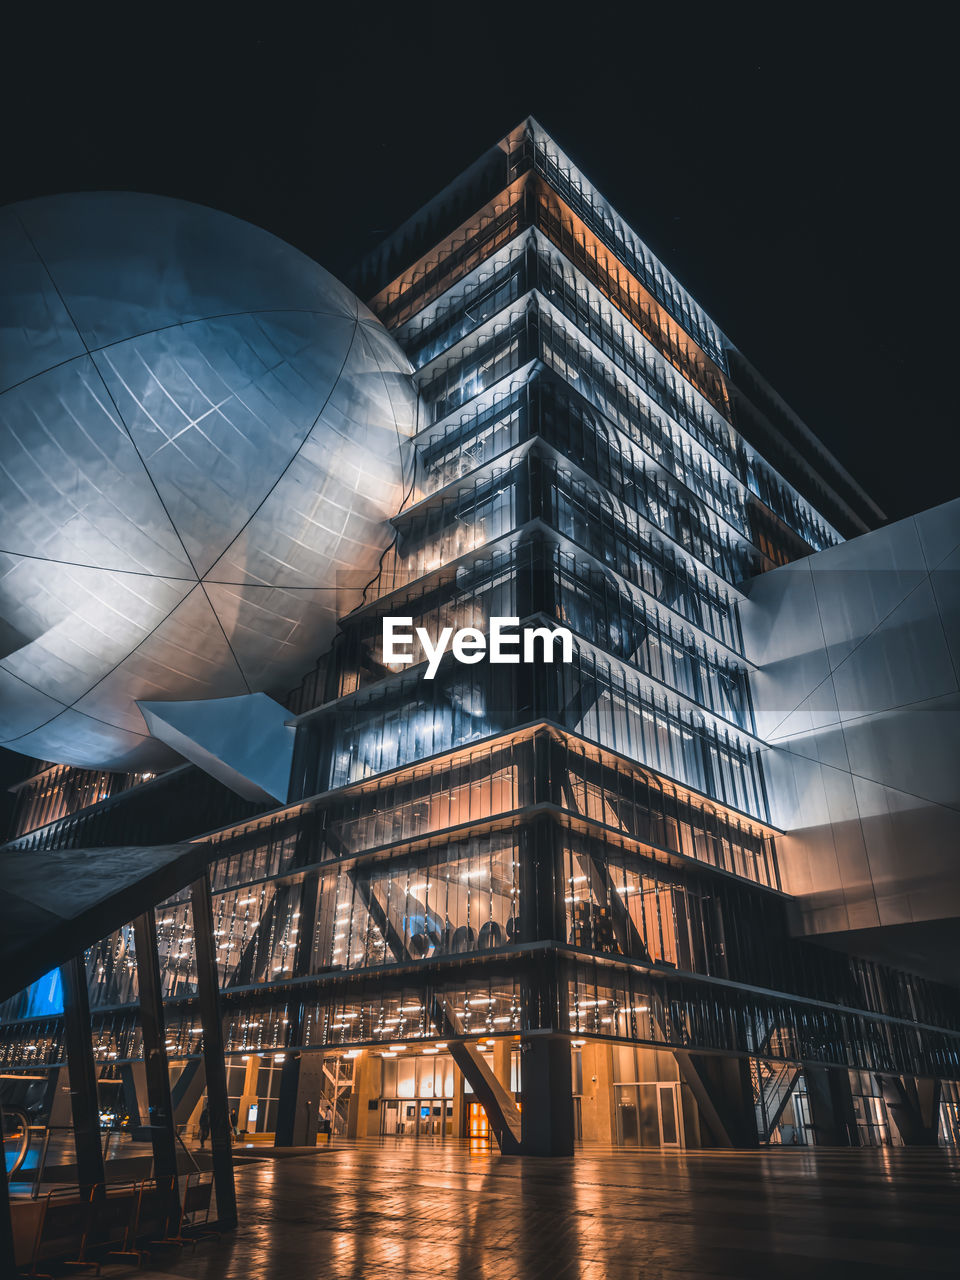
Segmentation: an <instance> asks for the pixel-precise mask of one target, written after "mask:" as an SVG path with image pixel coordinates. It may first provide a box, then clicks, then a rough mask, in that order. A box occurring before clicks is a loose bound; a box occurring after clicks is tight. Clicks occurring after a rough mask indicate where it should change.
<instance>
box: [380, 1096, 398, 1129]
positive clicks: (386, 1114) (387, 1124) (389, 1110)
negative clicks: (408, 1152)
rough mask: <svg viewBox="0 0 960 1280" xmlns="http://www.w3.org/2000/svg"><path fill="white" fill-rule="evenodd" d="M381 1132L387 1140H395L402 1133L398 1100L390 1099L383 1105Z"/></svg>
mask: <svg viewBox="0 0 960 1280" xmlns="http://www.w3.org/2000/svg"><path fill="white" fill-rule="evenodd" d="M380 1132H381V1133H382V1134H383V1136H384V1137H387V1138H395V1137H396V1136H397V1134H398V1133H399V1132H400V1103H399V1102H398V1101H397V1100H396V1098H388V1099H387V1100H386V1101H385V1102H384V1104H383V1110H382V1111H381V1113H380Z"/></svg>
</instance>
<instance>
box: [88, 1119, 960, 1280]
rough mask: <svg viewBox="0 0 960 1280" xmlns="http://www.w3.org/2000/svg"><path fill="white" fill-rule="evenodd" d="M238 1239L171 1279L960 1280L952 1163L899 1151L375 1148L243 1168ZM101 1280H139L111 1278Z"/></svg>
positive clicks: (184, 1262) (170, 1268)
mask: <svg viewBox="0 0 960 1280" xmlns="http://www.w3.org/2000/svg"><path fill="white" fill-rule="evenodd" d="M237 1190H238V1199H239V1208H240V1226H239V1228H238V1230H237V1231H236V1232H234V1233H231V1234H229V1235H227V1236H225V1237H224V1238H223V1240H222V1241H221V1242H220V1243H219V1244H217V1243H215V1242H213V1241H207V1242H204V1243H201V1244H200V1245H199V1246H198V1247H197V1249H196V1251H195V1252H192V1251H191V1250H189V1249H187V1250H185V1251H183V1252H177V1253H165V1254H163V1255H160V1254H156V1255H154V1257H153V1258H152V1260H151V1264H148V1265H149V1271H148V1273H149V1274H150V1275H152V1276H155V1277H156V1276H166V1275H169V1276H175V1277H178V1280H180V1278H182V1280H187V1278H188V1277H190V1278H194V1280H300V1278H301V1277H303V1280H313V1278H314V1277H331V1278H334V1277H356V1278H361V1277H362V1278H366V1277H376V1278H377V1280H400V1278H401V1277H410V1278H411V1280H420V1278H422V1280H429V1278H434V1280H435V1278H436V1277H451V1278H452V1277H456V1278H457V1280H473V1278H474V1277H479V1278H487V1277H489V1280H534V1278H537V1280H555V1278H557V1280H559V1278H562V1280H626V1278H627V1277H630V1278H631V1280H637V1278H638V1277H643V1280H659V1278H660V1277H664V1278H665V1280H667V1278H669V1280H692V1278H693V1277H701V1276H703V1277H721V1276H722V1277H731V1278H732V1277H736V1278H737V1280H747V1278H749V1277H754V1276H756V1277H760V1276H764V1277H768V1276H769V1277H773V1278H774V1280H793V1278H794V1277H797V1278H798V1280H799V1278H801V1277H802V1278H803V1280H826V1278H828V1277H833V1276H837V1277H844V1278H845V1280H859V1278H860V1277H864V1278H866V1277H870V1278H871V1280H876V1278H877V1277H885V1276H890V1277H893V1276H897V1277H900V1276H902V1277H917V1276H926V1275H938V1276H939V1275H957V1274H958V1272H960V1215H958V1213H957V1207H958V1191H960V1158H958V1157H957V1156H956V1155H954V1154H952V1153H947V1152H944V1151H934V1150H931V1151H916V1150H915V1151H906V1150H903V1149H892V1150H891V1149H867V1150H859V1151H839V1150H825V1149H821V1150H819V1151H818V1150H810V1149H807V1150H796V1149H789V1150H779V1149H776V1148H774V1149H771V1150H768V1151H762V1152H732V1153H724V1152H703V1151H696V1152H687V1153H683V1154H669V1155H668V1154H661V1153H660V1152H643V1151H639V1152H637V1151H635V1152H630V1153H626V1152H623V1151H615V1150H612V1149H611V1150H606V1151H591V1152H588V1153H581V1154H579V1155H577V1157H576V1158H575V1159H573V1160H544V1159H533V1158H504V1157H501V1156H499V1155H498V1154H496V1153H495V1152H491V1151H490V1150H489V1149H484V1148H477V1149H471V1147H470V1146H469V1144H467V1143H465V1142H464V1143H457V1142H446V1143H443V1144H440V1143H438V1144H437V1145H435V1146H434V1145H430V1144H429V1143H427V1142H423V1141H420V1142H414V1141H407V1142H403V1141H399V1142H397V1141H392V1140H384V1141H383V1142H380V1141H373V1140H371V1141H369V1142H367V1143H360V1144H350V1145H343V1146H337V1147H335V1148H334V1149H333V1150H331V1151H320V1152H318V1153H316V1154H310V1155H304V1156H299V1157H293V1158H288V1159H283V1160H273V1159H264V1160H263V1161H261V1162H258V1163H255V1164H249V1165H245V1166H243V1167H241V1168H239V1169H238V1171H237ZM104 1274H105V1275H109V1276H116V1277H120V1276H126V1275H130V1276H132V1275H134V1274H135V1273H134V1272H133V1271H129V1272H128V1271H125V1270H122V1269H120V1268H114V1267H109V1268H105V1272H104Z"/></svg>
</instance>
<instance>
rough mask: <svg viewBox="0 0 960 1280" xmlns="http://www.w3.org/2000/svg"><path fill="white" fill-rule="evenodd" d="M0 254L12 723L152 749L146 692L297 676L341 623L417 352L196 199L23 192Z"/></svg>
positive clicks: (1, 706)
mask: <svg viewBox="0 0 960 1280" xmlns="http://www.w3.org/2000/svg"><path fill="white" fill-rule="evenodd" d="M0 255H2V256H0V273H2V279H3V284H2V286H0V356H2V357H3V359H4V370H3V377H2V380H0V386H3V387H6V388H8V389H7V390H6V391H5V392H3V393H2V394H0V483H2V492H0V615H2V618H3V621H4V627H3V636H2V639H3V654H2V656H0V693H2V702H0V743H2V744H3V745H5V746H8V747H11V748H12V749H14V750H18V751H23V752H24V753H27V754H30V755H34V756H39V757H41V758H43V759H46V760H52V761H58V762H62V763H68V764H76V765H82V766H88V767H109V768H124V769H126V768H134V767H148V766H149V765H150V764H151V763H159V762H160V761H161V760H162V759H164V758H168V754H169V753H168V752H167V751H166V749H165V748H162V747H161V746H160V745H159V744H157V743H154V742H151V741H150V740H149V739H148V736H147V735H146V734H145V731H144V730H145V726H144V723H143V719H142V716H141V715H140V713H139V711H138V710H137V708H136V705H135V702H136V700H137V699H145V700H173V699H176V700H184V699H190V700H196V699H200V698H210V697H212V698H223V697H232V696H236V695H241V694H247V693H250V692H253V691H259V690H269V691H270V692H274V693H281V692H285V691H286V690H287V689H289V688H290V687H292V686H293V685H294V684H295V683H296V681H297V680H298V679H299V678H300V677H301V676H302V675H303V674H304V672H305V671H306V670H308V669H309V668H310V667H311V666H312V665H313V663H314V661H315V660H316V658H317V657H318V655H319V654H320V653H321V652H322V651H323V650H324V649H325V648H326V646H327V645H328V644H329V642H330V640H331V639H332V636H333V633H334V628H335V625H336V616H337V612H338V606H339V608H340V609H342V607H343V605H344V603H345V602H344V597H343V591H342V589H341V591H340V594H339V596H338V591H337V586H338V577H337V575H338V574H340V583H341V588H342V582H343V576H344V575H343V571H344V570H349V571H350V575H348V576H349V577H350V580H351V581H352V580H356V581H357V582H358V583H361V584H362V582H363V581H365V580H366V579H367V577H368V576H369V577H372V576H373V573H374V571H375V569H376V565H377V562H378V559H379V557H380V555H381V553H382V551H383V549H384V548H385V547H386V546H387V544H388V542H389V541H390V538H391V536H392V529H391V527H390V525H389V517H390V516H391V515H392V514H393V513H394V512H395V511H396V509H397V508H398V507H399V505H400V502H401V500H402V494H403V485H404V462H405V452H406V442H407V440H408V439H409V437H410V435H411V434H412V432H413V430H414V426H415V407H416V401H415V394H414V391H413V389H412V384H411V382H410V380H409V376H408V375H409V365H408V363H407V361H406V358H405V357H404V355H403V353H402V352H401V351H400V349H399V348H398V347H397V346H396V345H395V343H394V342H393V340H392V339H391V338H390V337H389V335H388V334H387V333H386V332H385V330H383V329H382V327H381V326H380V325H379V323H378V321H377V320H376V319H375V318H374V317H373V316H372V315H371V314H370V312H369V311H367V309H366V308H365V307H363V306H362V305H361V304H360V303H359V302H358V301H357V299H356V298H354V297H353V295H352V294H351V293H350V291H349V290H347V289H346V288H345V287H344V286H343V285H341V284H340V283H339V282H337V281H336V280H334V279H333V277H331V276H330V275H329V274H328V273H327V272H325V271H324V270H323V269H322V268H321V267H319V266H317V264H316V263H314V262H311V261H310V260H309V259H308V258H305V257H304V256H303V255H302V254H300V253H299V252H297V251H296V250H295V249H293V248H291V247H290V246H289V245H286V244H284V243H283V242H282V241H279V240H277V239H276V238H275V237H273V236H271V235H269V234H268V233H267V232H264V231H262V230H260V229H258V228H256V227H251V226H249V225H248V224H246V223H243V222H241V221H239V220H237V219H235V218H231V217H229V216H227V215H224V214H219V213H216V212H214V211H212V210H209V209H203V208H201V207H199V206H194V205H188V204H185V203H183V202H181V201H176V200H167V199H163V198H160V197H152V196H142V195H124V194H108V193H91V194H85V195H78V196H64V197H52V198H50V199H43V200H37V201H29V202H26V203H25V204H22V205H18V206H12V207H10V208H9V209H7V210H4V211H3V212H2V214H0ZM347 604H348V605H349V602H347Z"/></svg>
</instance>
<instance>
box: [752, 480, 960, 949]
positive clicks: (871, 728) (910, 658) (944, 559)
mask: <svg viewBox="0 0 960 1280" xmlns="http://www.w3.org/2000/svg"><path fill="white" fill-rule="evenodd" d="M958 544H960V501H958V502H952V503H946V504H944V505H943V506H942V507H938V508H936V509H934V510H933V511H928V512H923V513H922V514H921V515H920V516H917V517H915V518H911V519H908V520H902V521H899V522H898V523H896V524H893V525H889V526H888V527H886V528H884V529H881V530H878V531H876V532H875V533H870V534H866V535H864V536H863V537H861V538H855V539H852V540H851V541H849V542H847V543H844V544H843V546H840V547H833V548H831V549H829V550H827V551H823V552H821V553H819V554H818V555H813V556H809V557H807V558H806V559H805V560H804V561H802V562H801V564H800V565H799V566H794V567H791V568H790V569H788V570H786V571H784V570H780V569H777V570H774V571H772V572H771V573H767V574H764V575H762V576H761V577H760V578H758V579H756V580H755V581H754V582H753V583H751V584H750V586H749V602H748V605H747V607H746V608H745V609H744V628H745V637H746V641H747V647H748V656H751V657H752V658H753V659H754V660H755V661H757V662H758V663H759V664H760V669H759V671H758V672H757V675H756V678H755V679H753V678H752V679H751V690H752V693H753V697H754V701H755V704H756V708H757V718H758V723H759V724H760V725H762V726H763V727H762V732H763V734H764V736H765V737H766V739H767V741H768V743H769V744H770V747H769V750H768V751H767V752H766V753H765V754H764V757H763V766H764V773H765V776H766V780H767V791H768V794H769V796H770V804H771V817H772V821H773V822H774V823H775V824H776V825H777V826H780V827H783V828H784V829H785V830H786V831H787V833H788V838H787V839H786V840H785V841H784V842H783V843H782V845H781V848H780V869H781V874H782V877H783V881H784V888H785V889H787V891H788V892H792V893H794V894H796V895H797V896H798V898H799V901H800V905H801V909H802V911H803V914H804V920H805V927H806V928H807V929H808V930H810V931H811V932H829V933H834V932H837V931H842V930H850V929H865V928H876V927H879V926H887V925H901V924H906V923H911V922H916V921H920V920H933V919H943V918H946V917H952V916H960V877H958V875H957V870H958V864H957V854H956V849H957V841H958V837H960V681H958V672H960V661H958V658H960V550H957V547H958ZM934 566H936V567H934Z"/></svg>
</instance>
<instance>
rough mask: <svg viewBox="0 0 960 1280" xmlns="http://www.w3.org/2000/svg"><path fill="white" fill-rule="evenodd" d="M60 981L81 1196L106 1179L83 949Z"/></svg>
mask: <svg viewBox="0 0 960 1280" xmlns="http://www.w3.org/2000/svg"><path fill="white" fill-rule="evenodd" d="M60 979H61V983H62V985H63V1034H64V1039H65V1041H66V1048H67V1067H68V1070H69V1074H70V1110H71V1114H72V1118H73V1143H74V1148H75V1150H76V1153H77V1182H78V1183H79V1186H80V1194H81V1195H82V1196H85V1195H89V1194H90V1191H91V1189H92V1188H93V1187H95V1186H102V1185H103V1184H104V1182H105V1180H106V1173H105V1171H104V1167H103V1147H102V1146H101V1143H100V1107H99V1103H98V1100H97V1068H96V1063H95V1062H94V1060H93V1041H92V1039H91V1033H90V1001H89V997H88V995H87V966H86V962H85V961H84V958H83V953H82V952H81V954H80V955H78V956H74V957H73V959H72V960H69V961H68V962H67V963H66V964H65V965H62V966H61V969H60Z"/></svg>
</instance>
